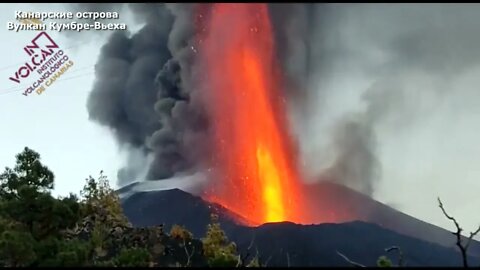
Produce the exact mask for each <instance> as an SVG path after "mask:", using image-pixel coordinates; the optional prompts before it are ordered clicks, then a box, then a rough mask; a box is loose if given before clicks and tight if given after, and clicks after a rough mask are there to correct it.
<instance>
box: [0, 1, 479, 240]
mask: <svg viewBox="0 0 480 270" xmlns="http://www.w3.org/2000/svg"><path fill="white" fill-rule="evenodd" d="M452 9H453V10H451V12H453V13H455V12H459V14H463V13H465V12H467V11H468V12H470V13H471V12H473V13H475V12H478V14H480V9H479V8H478V6H477V7H476V9H471V8H469V7H465V8H463V9H462V10H460V11H458V10H455V9H454V8H452ZM15 10H24V11H37V10H38V11H55V10H67V11H70V10H69V9H68V7H65V6H63V5H62V4H1V11H0V22H1V25H2V27H1V28H0V36H1V40H2V43H1V44H0V54H1V56H2V57H3V58H2V59H3V61H2V62H1V64H0V82H1V84H0V115H1V116H0V122H1V123H2V130H1V133H0V149H1V151H0V167H2V168H3V167H5V166H10V167H11V166H13V164H14V161H15V158H14V156H15V155H16V154H17V153H19V152H21V151H22V149H23V148H24V147H25V146H28V147H30V148H32V149H34V150H35V151H37V152H39V153H40V154H41V157H42V162H43V163H44V164H46V165H47V166H48V167H49V168H50V169H51V170H52V171H53V172H54V173H55V176H56V182H55V189H54V194H55V195H66V194H68V193H69V192H78V191H79V190H80V189H81V188H82V187H83V184H84V180H85V178H86V177H88V176H89V175H92V176H96V175H98V173H99V172H100V170H103V171H104V174H105V175H106V176H107V177H109V179H111V182H112V183H115V181H116V174H117V170H118V169H119V168H120V167H121V166H122V165H123V164H124V163H125V159H126V155H125V153H122V152H121V151H120V150H119V148H118V147H117V145H116V142H115V140H114V139H113V137H112V135H111V133H110V132H109V130H108V129H106V128H104V127H100V126H99V125H98V124H96V123H93V122H91V121H89V119H88V113H87V108H86V100H87V97H88V94H89V91H91V89H92V86H93V83H94V73H93V70H94V65H95V62H96V60H97V57H98V55H99V52H100V50H99V49H100V47H101V45H102V44H103V43H104V42H105V41H106V38H107V37H108V32H104V33H98V34H92V35H85V36H82V38H79V37H78V36H75V35H72V36H70V35H66V34H62V33H55V32H49V33H50V34H51V36H52V37H53V38H54V39H55V40H56V41H57V42H58V44H59V45H60V46H61V47H62V48H68V49H64V50H65V52H66V53H67V54H68V55H69V57H70V58H71V60H72V61H73V62H74V65H73V67H72V68H71V69H69V70H68V71H67V72H66V73H65V74H64V75H63V76H62V77H61V79H60V80H59V81H57V82H55V83H54V84H53V85H52V86H51V87H49V88H48V89H47V90H46V91H45V92H44V93H43V94H42V95H37V94H31V95H30V96H28V97H25V96H23V95H22V89H23V87H22V88H19V87H17V86H16V85H15V84H14V83H13V82H11V81H10V80H8V77H10V76H11V75H12V74H13V73H14V72H15V70H16V68H18V67H19V66H20V64H21V63H22V62H23V61H25V59H26V56H25V53H24V52H23V50H22V48H23V47H24V46H25V45H26V44H27V43H29V41H30V40H31V39H32V38H33V36H34V32H29V31H21V32H18V33H16V32H13V31H7V29H6V27H5V25H6V22H9V21H12V22H13V21H14V20H15V19H14V12H15ZM72 11H73V10H72ZM403 11H405V12H407V13H402V12H396V13H395V14H394V15H392V14H389V12H391V11H385V13H384V16H386V17H388V16H390V17H395V16H400V17H401V16H403V15H402V14H414V15H412V18H413V19H411V21H412V22H411V25H410V24H408V23H405V25H403V27H404V28H402V27H399V28H394V27H393V26H392V29H394V30H388V31H387V30H385V29H386V28H388V27H390V26H391V25H389V24H388V23H386V24H383V23H379V22H378V21H375V20H373V19H372V18H374V17H375V16H372V14H370V12H372V11H371V10H369V9H368V8H366V9H365V10H360V11H359V12H357V11H356V13H355V14H350V15H351V16H350V15H349V12H350V10H348V9H346V10H345V12H344V13H342V15H343V16H346V15H349V16H350V17H349V18H351V19H345V18H346V17H339V18H338V19H337V20H342V19H343V20H344V21H342V24H338V25H341V26H339V28H338V29H339V30H338V31H337V32H332V33H331V36H327V37H322V38H331V39H334V40H335V39H336V40H337V41H338V40H341V41H343V42H344V43H345V44H352V43H353V42H355V48H353V47H352V48H350V47H348V50H346V51H347V52H349V53H350V54H343V55H342V56H341V58H342V59H341V61H339V66H340V67H339V69H332V70H330V72H331V73H330V74H328V76H326V75H323V76H319V77H318V78H322V79H317V80H313V81H312V82H311V87H312V88H313V89H317V88H325V89H335V91H324V92H325V93H328V94H325V95H318V96H313V97H312V102H317V101H318V100H317V99H322V100H323V103H321V102H320V101H318V103H319V104H327V105H325V106H326V107H327V108H322V111H315V110H314V113H313V115H323V117H327V116H328V117H331V119H336V118H335V117H337V116H338V115H340V114H342V113H344V112H345V111H350V109H351V108H354V109H351V111H355V110H357V109H358V108H357V107H358V106H357V103H359V101H358V99H359V98H358V95H356V94H352V93H354V92H355V93H356V92H357V90H358V92H362V91H363V90H365V89H367V90H368V91H367V92H370V93H373V97H375V94H379V93H380V94H381V93H383V92H381V91H380V90H376V89H377V88H378V87H380V88H382V89H383V88H385V84H386V85H388V86H389V91H390V92H388V93H398V92H400V90H398V91H397V90H396V89H395V87H396V86H398V87H400V86H401V87H403V88H402V89H403V90H402V91H401V93H402V95H400V96H395V95H390V96H389V98H390V99H393V100H394V101H392V102H391V103H387V104H386V105H385V106H392V107H394V106H398V101H402V102H404V103H406V104H407V105H408V106H407V105H405V104H404V106H403V107H402V108H401V109H399V110H398V111H399V112H400V111H401V112H402V117H399V116H398V115H397V114H396V113H394V112H393V113H392V112H391V111H388V110H383V111H381V112H379V113H381V114H382V115H383V116H384V120H383V121H381V122H379V124H377V125H376V126H375V129H376V134H377V138H376V139H377V148H376V151H377V158H378V159H379V161H380V164H381V177H380V179H379V180H378V183H377V185H376V188H375V192H374V194H373V197H374V198H375V199H377V200H379V201H381V202H384V203H386V204H388V205H391V206H393V207H395V208H397V209H399V210H401V211H403V212H405V213H407V214H410V215H412V216H415V217H417V218H419V219H422V220H425V221H427V222H430V223H433V224H436V225H439V226H442V227H445V228H447V229H451V228H452V225H451V224H450V222H449V221H448V220H446V219H445V218H444V217H443V216H442V214H441V212H440V211H439V209H438V207H437V202H436V197H437V196H440V197H441V198H442V199H443V201H444V204H445V206H446V207H447V209H448V211H449V212H450V213H451V214H452V215H454V216H456V217H457V218H458V220H459V221H460V223H461V224H462V225H463V226H464V228H465V229H466V230H473V229H474V228H475V227H476V226H478V225H479V224H480V216H478V215H477V216H475V213H478V209H480V196H478V194H479V191H480V181H479V179H480V166H479V165H478V160H479V158H480V144H478V138H480V93H479V85H480V62H476V60H480V59H479V58H476V56H477V55H479V52H480V47H479V48H477V47H475V46H457V43H456V42H454V41H452V39H465V38H466V37H468V38H471V39H472V40H467V41H465V42H466V43H468V44H476V43H475V42H476V40H477V39H478V38H477V37H476V36H479V37H480V31H478V30H476V29H480V28H475V27H473V28H471V29H470V28H469V29H467V30H468V31H470V32H471V35H470V36H462V35H461V34H459V33H457V34H454V35H453V36H452V39H450V38H449V36H448V35H446V34H445V35H442V37H443V36H444V39H440V40H439V42H441V46H440V45H439V47H440V49H438V51H439V53H437V54H428V53H425V54H422V51H421V50H419V51H418V50H415V46H413V47H412V45H411V44H410V43H411V42H412V41H411V40H403V41H402V40H400V41H401V42H404V43H402V44H403V46H404V47H401V48H400V49H398V51H400V52H403V53H410V55H411V59H407V58H402V59H400V60H395V59H394V60H395V61H397V62H395V61H394V63H396V66H397V67H398V66H399V67H400V68H398V69H392V70H389V69H375V68H378V67H380V66H381V63H384V62H388V61H392V59H391V58H389V57H392V55H394V54H388V52H385V51H382V48H381V47H380V45H379V44H382V43H381V42H380V41H378V42H377V43H375V42H373V41H372V40H377V39H378V38H379V39H381V40H382V41H385V42H386V43H388V44H390V42H392V41H396V39H395V38H396V36H397V35H401V34H402V33H405V32H407V30H409V29H413V28H415V25H413V24H414V23H417V21H416V19H415V18H417V17H415V13H416V11H413V12H410V13H408V12H409V10H408V8H407V9H406V10H403ZM462 12H463V13H462ZM419 13H420V15H422V14H421V12H419ZM470 13H469V14H467V16H462V17H460V18H458V19H453V20H452V21H448V20H447V22H446V28H445V29H444V28H441V29H440V30H438V31H439V32H438V33H440V34H442V33H447V31H451V32H452V31H453V32H455V31H462V28H461V26H463V25H467V26H472V25H473V26H475V23H470V22H469V21H468V19H469V18H471V16H468V15H471V14H470ZM355 16H356V17H355ZM361 16H363V17H361ZM417 16H419V14H417ZM359 17H361V18H363V19H362V20H360V23H359V22H358V21H355V18H357V19H358V18H359ZM406 17H407V18H406V19H409V18H408V16H406ZM454 17H455V16H454ZM367 18H368V19H367ZM455 18H457V17H455ZM380 19H381V18H380ZM428 20H442V17H441V16H439V17H431V18H430V17H429V19H428ZM119 22H125V23H127V25H128V27H129V29H130V30H131V31H133V32H134V31H135V29H138V28H139V27H140V26H139V25H136V24H135V23H134V22H133V20H130V17H129V15H128V14H127V13H126V12H125V13H120V19H119ZM440 25H442V24H440ZM455 26H457V27H455ZM409 27H410V28H409ZM442 27H443V26H442ZM366 28H368V29H370V30H371V31H369V32H368V31H367V30H365V29H366ZM418 29H419V30H422V27H421V26H419V27H418ZM362 31H364V32H365V33H364V32H362ZM443 31H445V32H443ZM397 33H398V34H397ZM438 33H437V34H438ZM434 34H435V32H428V33H427V34H426V38H425V39H423V38H419V39H418V40H417V39H415V41H416V42H418V43H419V44H420V43H421V44H425V46H426V47H428V48H429V50H430V49H432V48H433V50H436V47H435V46H436V44H432V43H428V42H429V41H431V40H435V39H429V38H428V37H429V36H428V35H434ZM369 35H370V36H369ZM475 35H476V36H475ZM360 36H361V37H360ZM374 36H375V37H374ZM352 37H358V38H357V39H354V40H353V42H352V41H351V39H352ZM375 38H377V39H375ZM422 41H423V42H424V43H422ZM325 42H326V43H328V40H327V41H325ZM401 42H400V43H401ZM409 42H410V43H409ZM461 44H463V43H461ZM324 45H325V44H321V43H319V44H318V46H324ZM377 45H378V46H379V47H375V46H377ZM342 46H343V45H342ZM344 46H345V47H347V45H344ZM409 46H410V47H409ZM395 48H397V47H395ZM339 49H341V47H340V48H339ZM355 50H357V51H355ZM443 52H448V54H444V53H443ZM416 53H417V54H416ZM432 55H433V57H431V56H432ZM349 57H351V58H349ZM428 57H431V58H428ZM442 57H445V58H449V61H447V62H448V63H451V66H452V67H454V68H455V72H451V71H449V70H448V69H440V66H441V63H443V62H440V64H439V62H438V59H437V58H442ZM462 57H463V58H462ZM365 59H368V60H365ZM372 59H373V60H372ZM419 59H420V60H424V61H423V62H421V63H422V64H424V63H427V64H428V66H427V67H425V66H422V65H413V64H412V63H415V61H416V60H418V61H420V60H419ZM443 60H445V59H443ZM457 60H458V61H457ZM409 61H410V62H409ZM367 62H368V63H369V64H372V63H374V64H372V66H374V67H373V68H372V67H370V66H366V65H363V64H362V63H367ZM359 63H360V64H359ZM463 63H468V65H464V66H463V65H462V64H463ZM402 67H403V68H402ZM367 69H368V70H369V71H370V72H371V71H372V70H374V71H375V72H373V73H368V74H366V71H365V70H367ZM382 72H384V73H385V72H387V73H388V72H389V74H391V75H397V76H396V78H395V79H388V80H385V81H380V82H379V81H378V80H377V78H376V77H375V76H376V75H377V74H381V73H382ZM372 74H374V75H372ZM387 77H388V76H387ZM438 77H441V78H442V79H439V78H438ZM28 82H31V80H28V81H26V83H25V84H22V86H26V85H27V84H28ZM376 87H377V88H376ZM405 89H406V90H405ZM429 89H435V90H438V89H440V90H442V91H443V94H442V95H437V94H436V92H435V91H433V90H432V91H430V90H429ZM15 90H18V91H15ZM360 90H361V91H360ZM395 91H397V92H395ZM362 93H363V92H362ZM325 100H327V101H326V102H325ZM317 107H319V106H317ZM412 119H420V120H415V121H411V120H412ZM332 121H333V120H332ZM317 122H319V121H318V119H317V118H316V117H312V119H310V123H313V124H312V125H311V126H312V127H313V132H311V133H309V134H308V135H306V136H304V137H302V140H303V141H305V142H307V143H301V144H302V147H303V148H304V149H319V150H318V151H312V152H308V151H306V152H307V153H306V154H304V156H305V158H307V159H309V160H312V161H313V160H315V161H318V160H321V161H323V160H324V159H323V158H322V156H321V154H319V153H318V152H319V151H320V150H325V149H324V148H322V147H321V145H322V142H321V141H320V140H316V139H315V136H314V135H315V134H317V133H318V132H322V125H324V124H322V125H320V124H318V125H317V124H315V123H317ZM322 123H324V122H322ZM325 151H326V150H325ZM320 152H321V151H320ZM327 163H328V162H327ZM472 213H473V214H472Z"/></svg>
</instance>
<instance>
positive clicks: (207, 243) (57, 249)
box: [0, 148, 258, 267]
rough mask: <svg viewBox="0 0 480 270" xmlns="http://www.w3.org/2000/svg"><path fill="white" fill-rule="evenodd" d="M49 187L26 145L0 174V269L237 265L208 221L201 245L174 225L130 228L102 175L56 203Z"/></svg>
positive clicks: (230, 247) (48, 176) (48, 175)
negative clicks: (11, 165)
mask: <svg viewBox="0 0 480 270" xmlns="http://www.w3.org/2000/svg"><path fill="white" fill-rule="evenodd" d="M53 185H54V174H53V173H52V172H51V171H50V170H49V169H48V168H47V167H46V166H44V165H42V163H41V162H40V155H39V154H38V153H36V152H35V151H33V150H31V149H29V148H25V149H24V150H23V152H21V153H20V154H18V155H17V156H16V163H15V166H14V168H13V169H11V168H8V167H7V168H5V171H4V172H3V173H2V174H0V266H1V267H73V266H80V267H88V266H105V267H106V266H110V267H112V266H115V267H146V266H155V265H159V264H160V265H162V263H163V265H165V266H168V265H177V264H178V262H179V261H183V260H184V259H186V261H187V264H186V265H187V266H195V265H206V263H207V259H208V263H209V265H211V266H236V265H237V264H238V256H237V254H236V246H235V244H234V243H233V242H229V241H228V239H227V237H226V235H225V233H224V232H223V230H222V229H221V228H220V224H219V223H218V220H217V218H216V217H215V216H213V217H212V224H210V225H209V226H208V231H207V236H206V237H205V239H203V242H200V241H198V240H196V239H193V235H192V233H190V232H189V231H188V230H186V229H185V228H184V227H182V226H178V225H175V226H173V227H172V229H171V231H170V235H169V236H168V235H165V234H164V233H163V230H162V227H161V226H159V227H153V228H138V229H137V228H133V227H132V226H131V225H130V224H129V223H128V221H127V218H126V217H125V215H124V213H123V210H122V207H121V203H120V199H119V197H118V196H117V194H116V193H115V191H114V190H113V189H112V188H111V187H110V185H109V183H108V180H107V178H106V177H105V176H104V175H103V174H102V172H101V173H100V176H99V177H98V179H97V180H96V179H94V178H93V177H91V176H90V177H89V178H87V179H86V183H85V187H84V188H83V190H82V191H81V193H80V194H81V197H80V198H79V197H77V196H75V195H74V194H70V195H69V196H67V197H59V198H55V197H53V196H52V195H51V190H52V189H53ZM179 240H180V241H179ZM172 252H173V253H174V254H172ZM159 258H164V259H163V260H162V259H159ZM165 258H166V259H165ZM249 265H250V266H255V265H258V261H254V260H252V261H251V263H250V264H249Z"/></svg>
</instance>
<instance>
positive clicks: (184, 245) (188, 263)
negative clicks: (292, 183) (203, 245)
mask: <svg viewBox="0 0 480 270" xmlns="http://www.w3.org/2000/svg"><path fill="white" fill-rule="evenodd" d="M183 248H184V249H185V253H186V254H187V264H186V265H185V266H186V267H190V263H191V259H192V257H193V253H194V252H195V246H193V247H192V252H191V253H189V252H188V249H187V244H186V242H185V239H183Z"/></svg>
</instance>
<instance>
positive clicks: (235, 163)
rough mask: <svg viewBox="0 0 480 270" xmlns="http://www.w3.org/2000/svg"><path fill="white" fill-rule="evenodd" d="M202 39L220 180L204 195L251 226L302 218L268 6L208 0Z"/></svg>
mask: <svg viewBox="0 0 480 270" xmlns="http://www.w3.org/2000/svg"><path fill="white" fill-rule="evenodd" d="M205 28H206V33H205V35H203V36H202V38H201V43H200V50H199V54H200V55H199V59H200V63H201V64H202V65H203V67H204V68H203V70H202V74H203V76H204V77H203V85H204V87H205V89H202V90H204V92H203V93H202V94H204V95H205V97H206V98H207V99H208V102H207V103H206V104H208V106H209V107H208V112H209V114H210V119H212V120H211V128H212V134H213V136H214V140H215V142H216V143H215V146H214V149H213V150H214V151H212V152H213V153H214V156H213V157H212V166H213V167H214V168H215V169H216V171H217V172H218V180H217V181H216V182H215V183H214V184H213V185H212V186H211V188H210V190H209V191H208V192H207V194H206V197H207V198H208V199H209V200H211V201H214V202H217V203H220V204H221V205H223V206H225V207H227V208H229V209H230V210H232V211H234V212H236V213H237V214H239V215H241V216H243V217H244V218H246V219H248V220H249V222H250V223H251V224H261V223H265V222H277V221H293V222H302V220H303V218H304V215H303V213H302V211H303V207H302V200H301V191H300V189H301V184H300V183H301V181H300V179H299V177H300V175H299V173H298V170H297V167H296V161H297V158H296V154H295V151H294V147H293V143H292V141H291V137H290V135H289V129H288V125H287V120H286V109H285V104H284V99H283V92H282V89H281V85H282V83H281V79H282V78H281V76H280V67H279V65H278V64H277V62H276V57H275V46H274V42H273V33H272V26H271V23H270V18H269V14H268V9H267V6H266V4H213V6H211V9H210V13H209V17H208V20H207V22H206V24H205Z"/></svg>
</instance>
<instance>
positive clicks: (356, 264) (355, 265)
mask: <svg viewBox="0 0 480 270" xmlns="http://www.w3.org/2000/svg"><path fill="white" fill-rule="evenodd" d="M337 254H338V255H340V257H342V258H343V259H344V260H345V261H346V262H348V263H349V264H351V265H352V266H354V267H366V266H365V265H363V264H359V263H357V262H354V261H352V260H350V259H349V258H348V257H347V256H345V255H343V254H342V253H340V252H339V251H337Z"/></svg>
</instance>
